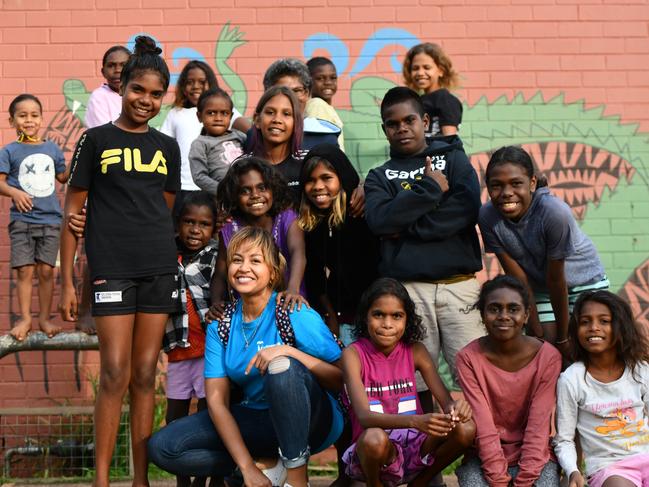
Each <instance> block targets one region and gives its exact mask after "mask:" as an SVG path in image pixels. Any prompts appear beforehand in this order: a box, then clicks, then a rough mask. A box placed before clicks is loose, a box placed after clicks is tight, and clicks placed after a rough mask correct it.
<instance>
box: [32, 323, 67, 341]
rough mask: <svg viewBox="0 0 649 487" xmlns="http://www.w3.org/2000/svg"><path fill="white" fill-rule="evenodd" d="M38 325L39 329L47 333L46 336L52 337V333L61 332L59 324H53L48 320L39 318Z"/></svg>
mask: <svg viewBox="0 0 649 487" xmlns="http://www.w3.org/2000/svg"><path fill="white" fill-rule="evenodd" d="M38 326H39V328H40V329H41V331H42V332H43V333H45V334H46V335H47V337H48V338H52V337H53V336H54V335H56V334H57V333H61V331H62V329H61V327H60V326H57V325H55V324H54V323H52V322H51V321H49V320H40V322H39V323H38Z"/></svg>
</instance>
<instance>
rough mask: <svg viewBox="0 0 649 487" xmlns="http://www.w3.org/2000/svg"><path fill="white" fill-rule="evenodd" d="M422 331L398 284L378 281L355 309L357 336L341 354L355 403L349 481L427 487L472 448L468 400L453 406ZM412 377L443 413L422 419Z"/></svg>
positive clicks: (348, 454) (472, 427) (347, 455)
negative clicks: (421, 382)
mask: <svg viewBox="0 0 649 487" xmlns="http://www.w3.org/2000/svg"><path fill="white" fill-rule="evenodd" d="M424 333H425V329H424V328H423V327H422V325H421V317H420V316H418V315H417V314H416V312H415V303H414V302H413V301H412V299H410V296H409V295H408V291H406V288H405V287H403V285H402V284H401V283H399V282H398V281H396V280H394V279H389V278H383V279H378V280H376V281H374V283H372V284H371V285H370V287H369V288H368V289H367V290H366V291H365V292H364V293H363V295H362V297H361V299H360V301H359V305H358V318H357V321H356V327H355V329H354V334H355V335H356V337H357V338H358V339H357V341H355V342H354V343H353V344H351V345H350V346H349V347H347V348H346V349H345V350H344V351H343V360H342V364H343V374H344V379H345V390H346V392H347V395H348V397H349V400H350V402H351V406H352V408H351V411H350V416H349V419H350V423H351V426H352V441H353V442H354V443H353V444H352V445H351V446H350V447H349V448H348V449H347V451H346V452H345V453H344V455H343V460H344V462H345V464H346V470H347V474H348V475H349V476H350V477H352V478H353V479H356V480H360V481H364V482H366V483H367V485H368V486H369V487H380V486H382V485H386V486H388V487H391V486H396V485H400V484H405V483H409V485H411V486H413V487H417V486H425V485H427V484H428V481H430V479H431V478H432V477H433V475H435V474H437V473H439V472H441V471H442V469H443V468H444V467H446V466H447V465H448V464H450V463H451V462H452V461H453V460H455V459H456V458H457V457H458V456H460V455H461V454H462V453H463V452H464V450H465V449H466V448H468V447H469V446H470V445H471V443H472V442H473V436H474V433H475V425H474V423H473V421H471V408H470V407H469V405H468V404H467V403H466V401H464V400H463V399H459V400H457V401H453V400H452V398H451V396H450V394H449V392H448V391H447V390H446V387H444V384H443V383H442V380H441V379H440V377H439V374H438V372H437V368H436V367H435V364H434V363H433V361H432V359H431V357H430V354H429V353H428V351H427V350H426V347H424V345H422V344H421V343H420V342H419V341H420V340H421V339H422V337H423V336H424ZM415 371H419V372H420V373H421V374H422V376H423V378H424V381H425V382H426V385H427V386H428V388H429V389H430V391H431V392H432V394H433V396H434V397H435V399H436V400H437V401H438V402H439V404H440V406H441V408H442V410H443V411H442V412H441V413H429V414H425V413H424V412H423V410H422V407H421V404H420V403H419V399H418V398H417V387H416V381H415Z"/></svg>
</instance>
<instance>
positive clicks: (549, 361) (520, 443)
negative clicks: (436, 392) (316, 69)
mask: <svg viewBox="0 0 649 487" xmlns="http://www.w3.org/2000/svg"><path fill="white" fill-rule="evenodd" d="M477 305H478V308H479V309H480V314H481V316H482V321H483V322H484V325H485V327H486V328H487V335H486V336H484V337H482V338H478V339H477V340H474V341H473V342H471V343H469V344H468V345H467V346H466V347H464V348H463V349H462V350H460V352H459V353H458V355H457V360H456V366H457V371H458V375H459V378H460V384H461V386H462V391H463V392H464V396H465V397H466V399H467V401H469V404H470V405H471V408H472V409H473V416H474V419H475V423H476V428H477V434H476V445H475V451H474V452H472V453H471V454H467V455H465V459H464V462H463V465H462V466H461V467H460V468H458V470H457V471H456V473H457V477H458V481H459V484H460V486H461V487H507V486H514V487H531V486H532V485H534V486H536V487H558V485H559V472H558V467H557V464H556V463H555V462H554V461H552V460H551V458H550V457H551V454H552V449H551V447H550V421H551V416H552V409H553V406H554V404H555V399H556V393H555V388H556V384H557V378H558V377H559V372H561V360H560V356H559V352H557V350H556V349H555V348H554V347H553V346H552V345H550V344H548V343H544V342H543V341H541V340H539V339H538V338H534V337H528V336H525V335H524V334H523V327H524V326H525V323H526V321H527V319H528V317H529V297H528V295H527V290H526V289H525V287H524V286H523V285H522V284H521V283H520V282H519V281H518V280H516V279H514V278H513V277H510V276H498V277H496V278H495V279H493V280H491V281H487V282H486V283H485V284H484V285H483V286H482V290H481V292H480V298H479V300H478V303H477Z"/></svg>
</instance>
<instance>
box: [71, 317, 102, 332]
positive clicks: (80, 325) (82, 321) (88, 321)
mask: <svg viewBox="0 0 649 487" xmlns="http://www.w3.org/2000/svg"><path fill="white" fill-rule="evenodd" d="M74 327H75V329H77V330H79V331H80V332H83V333H85V334H86V335H96V334H97V329H96V328H95V320H93V319H92V318H91V317H90V316H87V317H81V318H79V320H77V322H76V324H75V325H74Z"/></svg>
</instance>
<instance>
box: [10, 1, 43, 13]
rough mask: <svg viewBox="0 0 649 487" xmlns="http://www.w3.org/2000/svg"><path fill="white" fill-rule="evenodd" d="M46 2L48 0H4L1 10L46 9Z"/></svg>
mask: <svg viewBox="0 0 649 487" xmlns="http://www.w3.org/2000/svg"><path fill="white" fill-rule="evenodd" d="M48 4H49V1H48V0H29V1H28V2H26V1H25V0H4V1H3V2H2V10H46V9H47V8H48V7H49V5H48ZM3 15H4V14H3Z"/></svg>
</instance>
